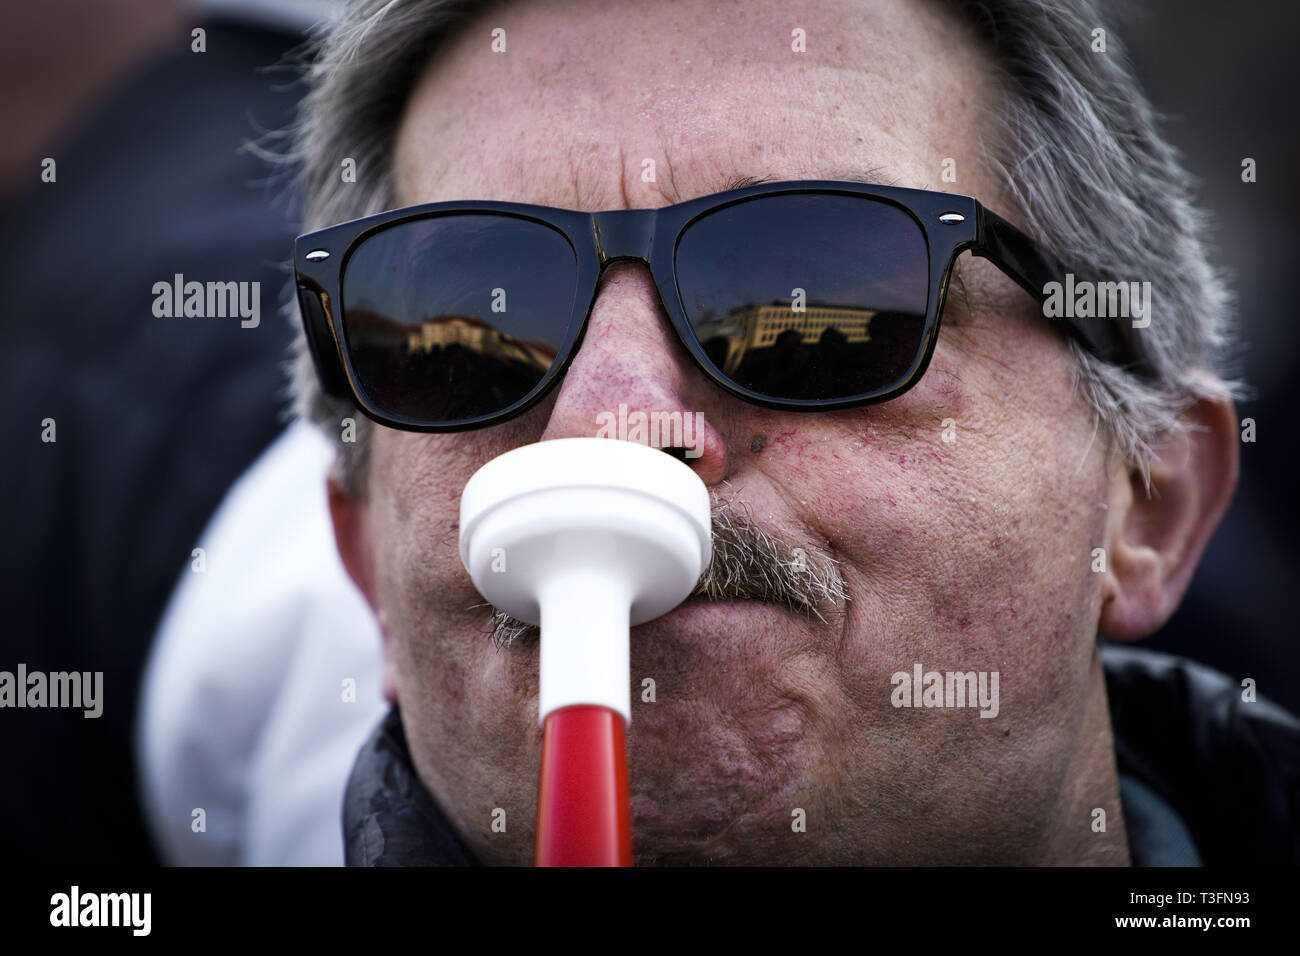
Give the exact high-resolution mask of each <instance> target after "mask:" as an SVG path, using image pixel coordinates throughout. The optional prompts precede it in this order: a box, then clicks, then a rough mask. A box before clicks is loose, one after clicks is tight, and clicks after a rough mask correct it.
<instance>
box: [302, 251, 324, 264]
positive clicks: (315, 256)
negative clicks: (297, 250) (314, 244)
mask: <svg viewBox="0 0 1300 956" xmlns="http://www.w3.org/2000/svg"><path fill="white" fill-rule="evenodd" d="M329 257H330V254H329V253H328V252H326V251H325V250H324V249H313V250H312V251H311V252H309V253H307V255H305V256H303V258H304V259H306V260H307V261H308V262H320V261H321V260H322V259H328V258H329Z"/></svg>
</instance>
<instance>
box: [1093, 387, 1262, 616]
mask: <svg viewBox="0 0 1300 956" xmlns="http://www.w3.org/2000/svg"><path fill="white" fill-rule="evenodd" d="M1183 420H1184V422H1185V426H1184V427H1183V428H1180V429H1177V430H1176V431H1174V432H1172V433H1170V434H1168V435H1166V436H1165V437H1164V438H1163V439H1162V440H1161V441H1160V443H1159V445H1158V447H1157V448H1156V456H1155V459H1154V460H1153V461H1152V463H1151V471H1150V474H1151V490H1150V494H1148V493H1147V489H1146V487H1145V486H1144V484H1143V480H1142V475H1141V472H1140V471H1138V470H1136V469H1132V468H1117V469H1116V474H1115V475H1114V477H1113V479H1112V482H1111V494H1110V501H1109V509H1110V520H1109V522H1108V525H1107V545H1106V553H1107V555H1109V558H1110V562H1109V567H1108V568H1107V573H1106V577H1105V580H1104V582H1103V585H1102V608H1101V619H1100V622H1099V628H1100V630H1101V633H1102V634H1104V635H1105V636H1107V637H1110V638H1114V639H1116V640H1121V641H1136V640H1140V639H1141V638H1144V637H1146V636H1148V635H1149V634H1151V633H1152V632H1154V631H1156V630H1158V629H1159V628H1161V627H1162V626H1164V624H1165V622H1167V621H1168V620H1169V618H1170V617H1171V616H1173V613H1174V611H1175V610H1176V609H1177V608H1178V605H1179V603H1180V602H1181V601H1182V599H1183V595H1184V594H1185V593H1186V591H1187V586H1188V584H1189V583H1190V582H1191V579H1192V573H1193V572H1194V571H1195V570H1196V565H1197V564H1198V563H1199V562H1200V560H1201V554H1202V553H1203V552H1204V550H1205V545H1206V544H1207V543H1208V542H1209V540H1210V535H1211V534H1213V533H1214V529H1215V528H1216V527H1217V526H1218V524H1219V521H1220V519H1221V518H1222V517H1223V513H1224V512H1225V511H1226V510H1227V508H1228V503H1229V502H1230V501H1231V500H1232V492H1233V489H1234V488H1236V485H1237V467H1238V452H1239V444H1238V440H1237V415H1236V410H1235V409H1234V408H1233V406H1232V402H1231V401H1230V400H1228V399H1227V398H1223V399H1217V400H1212V399H1202V400H1200V401H1198V402H1197V403H1196V404H1195V405H1194V406H1193V407H1192V408H1191V409H1189V410H1188V412H1187V413H1186V414H1185V415H1184V418H1183Z"/></svg>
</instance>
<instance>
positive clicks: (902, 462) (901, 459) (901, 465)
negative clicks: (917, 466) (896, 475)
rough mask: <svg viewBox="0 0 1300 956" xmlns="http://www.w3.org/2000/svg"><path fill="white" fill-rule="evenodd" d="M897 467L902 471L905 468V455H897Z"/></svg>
mask: <svg viewBox="0 0 1300 956" xmlns="http://www.w3.org/2000/svg"><path fill="white" fill-rule="evenodd" d="M898 467H899V468H902V469H903V470H904V471H906V470H907V456H906V455H899V456H898Z"/></svg>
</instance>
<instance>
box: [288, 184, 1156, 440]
mask: <svg viewBox="0 0 1300 956" xmlns="http://www.w3.org/2000/svg"><path fill="white" fill-rule="evenodd" d="M790 194H823V195H825V194H831V195H845V196H852V197H855V198H865V199H871V200H875V201H878V202H883V203H887V204H889V205H892V206H895V207H897V208H899V209H901V210H902V211H904V212H906V213H907V214H908V215H910V216H911V217H912V219H913V220H915V222H916V223H917V225H918V226H920V228H921V232H922V234H923V235H924V236H925V243H926V253H927V256H928V266H929V285H928V289H927V294H926V316H925V328H924V333H923V341H922V344H921V346H920V348H919V349H918V354H917V357H916V358H914V360H913V362H912V366H911V368H910V369H909V371H908V372H907V374H906V376H905V377H904V378H903V379H901V380H900V381H899V382H897V383H895V384H892V385H890V386H888V387H886V388H882V389H878V390H877V391H875V392H871V393H864V394H860V395H855V396H851V397H849V398H840V399H827V400H820V399H775V398H771V397H769V396H766V395H762V394H760V393H757V392H753V391H751V390H750V389H747V388H745V387H743V386H741V385H738V384H736V383H735V382H732V381H730V380H729V379H727V378H726V377H725V376H724V375H723V374H722V373H721V372H719V371H718V370H717V369H715V368H714V365H713V362H712V361H711V360H710V359H709V358H708V356H707V355H706V354H705V353H704V349H703V346H702V345H701V344H700V342H699V341H698V339H697V338H696V336H695V334H694V329H693V326H692V324H691V322H690V320H689V319H688V317H687V315H686V310H685V307H684V305H683V303H682V299H681V296H680V294H679V292H678V289H677V283H676V273H675V268H674V263H675V259H676V254H677V246H678V243H679V242H680V241H681V237H682V235H683V233H684V232H685V231H686V230H687V229H688V228H690V226H691V225H692V224H693V223H695V222H696V221H697V220H699V219H701V218H702V217H704V216H706V215H708V214H710V213H714V212H717V211H718V210H720V209H724V208H726V207H728V206H731V205H735V204H736V203H742V202H748V201H750V200H753V199H756V198H758V197H764V196H778V195H790ZM471 212H473V213H486V214H491V215H501V216H511V217H517V218H521V219H527V220H532V221H534V222H537V223H540V224H542V225H545V226H549V227H551V228H552V229H554V230H555V231H557V232H559V233H560V234H561V235H563V236H564V237H565V238H566V239H567V240H568V242H569V245H570V246H571V247H572V249H573V252H574V257H575V262H576V267H577V277H576V284H575V294H574V311H573V314H572V315H571V316H570V318H569V322H568V325H567V326H566V330H565V336H564V341H563V343H562V344H561V345H560V347H559V349H558V350H557V352H556V361H555V362H553V363H552V365H551V367H550V368H549V369H548V370H547V372H546V374H545V375H544V376H543V377H542V379H541V380H540V381H539V382H538V383H537V385H536V386H534V387H533V388H532V389H531V390H530V391H529V392H528V394H527V395H525V396H524V397H523V398H521V399H519V400H518V401H516V402H515V403H514V404H513V405H510V406H509V407H508V408H505V409H502V410H501V411H498V412H493V413H491V414H488V415H482V416H479V417H477V418H473V419H467V420H464V421H457V422H453V423H450V424H448V423H429V422H426V421H420V420H418V419H411V418H406V417H404V416H400V415H393V414H390V413H387V412H384V411H382V410H381V409H378V408H376V407H374V406H373V404H372V403H371V402H370V401H369V400H368V398H367V397H366V395H365V392H364V390H363V389H362V387H361V385H360V382H359V380H358V378H357V375H356V371H355V369H354V368H353V365H352V361H351V357H350V356H349V354H348V349H347V347H346V336H345V331H344V317H343V314H342V308H341V305H342V301H343V299H342V285H343V276H344V274H345V272H346V269H347V264H348V260H349V259H350V258H351V255H352V253H353V252H354V251H355V250H356V248H357V247H358V246H359V245H360V243H361V242H363V241H364V240H365V239H367V238H369V237H370V236H372V235H374V234H375V233H377V232H380V231H382V230H385V229H388V228H391V227H393V226H395V225H398V224H400V223H405V222H411V221H414V220H422V219H428V218H432V217H435V216H442V215H447V214H455V213H471ZM966 250H970V251H971V252H972V253H973V254H974V255H976V256H980V257H982V258H985V259H988V260H989V261H990V262H992V263H993V264H994V265H995V266H997V267H998V268H999V269H1000V270H1001V271H1002V272H1003V273H1004V274H1005V275H1007V276H1008V277H1009V278H1011V279H1012V280H1013V281H1015V282H1016V284H1018V285H1019V286H1020V287H1021V288H1023V289H1024V290H1025V291H1026V292H1028V293H1029V294H1030V295H1032V296H1033V297H1034V299H1035V301H1037V302H1039V303H1040V304H1041V303H1042V302H1043V301H1044V298H1045V293H1044V291H1043V289H1044V286H1045V285H1046V284H1047V283H1049V282H1053V281H1056V282H1059V281H1062V280H1063V279H1064V276H1065V273H1066V271H1067V270H1066V269H1065V268H1064V267H1063V266H1062V265H1061V264H1060V262H1059V261H1058V260H1057V259H1056V258H1055V257H1054V256H1052V255H1051V254H1050V253H1049V252H1048V251H1047V250H1045V249H1044V248H1043V247H1041V246H1040V245H1039V244H1038V243H1036V242H1035V241H1034V240H1033V239H1031V238H1030V237H1029V236H1027V235H1026V234H1025V233H1023V232H1021V231H1020V230H1019V229H1017V228H1016V227H1015V226H1013V225H1011V224H1010V223H1009V222H1007V221H1006V220H1005V219H1003V218H1001V217H1000V216H998V215H996V214H995V213H993V212H990V211H989V210H987V209H985V208H984V207H983V206H982V205H981V204H980V203H979V202H978V201H977V200H975V199H973V198H971V197H969V196H962V195H957V194H952V193H943V192H935V191H931V190H924V189H909V188H904V187H899V186H884V185H875V184H868V183H858V182H840V181H834V180H793V181H784V182H774V183H760V184H758V185H754V186H746V187H744V188H741V189H733V190H728V191H727V192H721V193H714V194H712V195H708V196H701V197H699V198H697V199H692V200H688V201H686V202H682V203H677V204H675V205H671V206H663V207H660V208H658V209H631V210H625V209H619V210H612V211H608V212H595V213H591V212H578V211H576V210H569V209H558V208H553V207H550V206H538V205H531V204H527V203H513V202H491V201H478V200H455V201H451V202H438V203H426V204H423V205H418V206H408V207H405V208H402V209H393V210H390V211H388V212H382V213H378V214H377V215H373V216H367V217H365V218H362V219H356V220H352V221H350V222H344V223H340V224H338V225H335V226H330V227H329V228H326V229H321V230H318V231H316V232H310V233H306V234H304V235H301V236H299V237H298V238H297V239H296V240H295V241H294V273H295V278H296V281H297V289H298V305H299V309H300V312H301V316H302V321H303V326H304V329H305V332H306V337H307V343H308V346H309V349H310V351H311V354H312V359H313V361H314V363H315V366H316V371H317V374H318V375H319V376H320V380H321V385H322V387H323V389H324V390H325V392H326V393H327V394H329V395H332V396H334V397H336V398H341V399H347V400H349V401H350V402H352V404H354V405H355V406H356V407H357V408H358V409H360V411H361V412H362V413H363V414H365V415H366V416H367V417H368V418H370V419H372V420H374V421H376V422H378V423H379V424H381V425H386V426H388V427H390V428H397V429H401V430H404V431H418V432H455V431H465V430H469V429H475V428H484V427H487V426H489V425H495V424H499V423H501V422H504V421H507V420H509V419H511V418H514V417H516V416H518V415H521V414H523V413H524V412H526V411H527V410H528V409H530V408H532V407H533V406H534V405H536V404H537V403H538V402H539V401H541V400H542V399H543V398H544V397H545V396H546V395H547V393H549V392H550V390H551V389H552V388H553V387H554V386H555V384H556V383H557V382H558V381H559V380H560V379H561V378H562V377H563V375H564V373H565V372H566V371H567V370H568V367H569V365H570V363H571V362H572V361H573V358H574V356H575V355H577V353H578V349H579V348H580V347H581V345H582V338H583V336H584V334H585V333H586V329H587V324H588V322H589V320H590V318H591V311H592V309H593V308H594V306H595V303H596V296H597V292H598V290H599V283H600V277H601V274H602V272H603V271H604V269H605V267H606V266H607V265H609V264H610V263H611V262H617V261H621V260H632V261H639V262H642V263H644V264H645V265H646V266H648V267H649V269H650V273H651V275H652V277H653V279H654V283H655V287H656V289H657V290H658V293H659V300H660V303H661V306H662V308H663V309H664V311H665V313H666V314H667V316H668V319H669V321H670V322H671V323H672V326H673V329H674V331H675V332H676V334H677V337H678V339H679V340H680V341H681V343H682V345H683V346H685V348H686V350H687V351H688V352H689V353H690V354H691V356H692V358H693V359H694V360H695V363H696V365H697V367H698V368H699V369H700V370H701V371H703V372H704V374H705V375H706V376H707V377H708V378H709V379H710V380H711V381H712V382H713V383H714V384H715V385H717V386H718V387H719V388H722V389H723V390H724V391H726V392H728V393H729V394H731V395H734V396H735V397H737V398H739V399H741V400H742V401H746V402H750V403H752V404H755V405H760V406H763V407H765V408H774V409H782V410H787V411H799V412H811V411H833V410H838V409H846V408H857V407H861V406H864V405H871V404H876V403H879V402H885V401H888V400H890V399H892V398H896V397H898V396H899V395H901V394H903V393H904V392H906V391H907V390H908V389H910V388H912V387H913V386H914V385H915V384H916V383H917V382H918V381H920V379H921V377H922V376H923V375H924V374H925V371H926V369H927V368H928V367H929V364H930V358H931V356H932V355H933V353H934V348H935V343H936V341H937V340H938V335H939V326H940V321H941V319H942V316H943V307H944V303H945V300H946V298H947V293H948V282H949V279H950V278H951V276H952V269H953V264H954V263H955V262H956V259H957V256H958V255H960V254H961V253H962V252H964V251H966ZM1044 320H1045V321H1049V322H1059V323H1060V325H1061V327H1062V330H1063V331H1064V332H1065V333H1066V334H1067V335H1070V336H1072V337H1073V338H1075V339H1076V340H1078V341H1079V342H1080V343H1081V344H1082V345H1083V346H1084V348H1086V349H1087V350H1088V351H1090V352H1092V353H1093V354H1094V355H1096V356H1098V357H1100V358H1102V359H1103V360H1105V361H1110V362H1119V363H1125V362H1130V361H1133V360H1134V358H1133V351H1132V349H1131V347H1130V346H1129V344H1128V343H1127V342H1126V341H1125V339H1124V337H1123V335H1122V334H1121V332H1120V331H1119V328H1118V326H1117V325H1115V324H1112V323H1110V322H1109V321H1106V322H1088V323H1085V322H1082V321H1080V320H1078V319H1072V318H1061V319H1051V318H1048V317H1046V316H1044Z"/></svg>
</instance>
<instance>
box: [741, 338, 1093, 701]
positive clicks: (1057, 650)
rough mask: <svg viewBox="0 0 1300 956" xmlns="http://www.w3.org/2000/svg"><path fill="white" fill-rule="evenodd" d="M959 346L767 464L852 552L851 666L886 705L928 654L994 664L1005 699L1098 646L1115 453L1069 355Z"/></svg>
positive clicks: (1072, 670)
mask: <svg viewBox="0 0 1300 956" xmlns="http://www.w3.org/2000/svg"><path fill="white" fill-rule="evenodd" d="M1013 349H1014V347H1013ZM1034 351H1035V352H1038V351H1040V350H1034ZM1054 352H1059V349H1054V350H1053V353H1054ZM961 358H962V356H960V355H953V354H949V355H945V354H943V350H940V351H939V352H937V353H936V356H935V359H934V361H933V362H932V364H931V366H930V369H929V370H928V372H927V374H926V376H925V378H924V379H923V380H922V381H921V383H919V384H918V385H917V387H915V388H914V389H912V390H911V391H910V392H908V393H907V394H906V395H905V396H903V397H901V398H899V399H897V400H895V401H894V402H890V403H887V404H885V405H880V406H873V407H871V408H868V409H865V410H857V411H854V412H852V413H847V414H845V415H843V416H837V418H836V420H835V422H834V425H833V427H832V428H829V429H827V430H825V431H821V430H820V428H821V426H818V429H819V432H814V431H812V430H810V429H807V428H800V429H797V430H794V431H793V432H792V433H791V434H789V435H788V436H786V439H785V442H784V443H781V442H774V443H773V446H774V447H773V449H772V450H773V452H775V454H774V455H773V456H772V458H770V459H768V460H767V462H766V464H765V467H766V469H767V470H768V473H769V474H770V475H777V476H780V477H781V478H782V480H785V481H788V482H789V486H788V490H789V491H790V492H792V493H793V497H795V498H796V499H797V500H799V501H805V502H814V503H815V504H816V508H815V509H809V511H808V513H807V515H806V518H807V520H808V522H809V524H810V525H812V526H813V527H815V528H816V529H817V530H818V531H820V532H821V534H822V535H823V536H824V538H825V540H826V542H827V543H828V544H829V545H830V546H831V547H832V548H833V549H834V550H835V552H836V554H837V557H838V558H839V559H840V561H841V563H842V569H843V571H844V574H845V578H846V582H847V584H848V586H849V591H850V595H851V601H850V604H849V615H848V620H847V622H846V625H845V629H844V633H843V638H842V641H843V645H842V647H841V663H842V666H843V667H844V669H845V671H846V673H845V680H846V684H848V685H849V686H851V687H858V688H862V689H863V690H862V692H863V694H864V695H866V697H867V698H868V699H864V700H863V701H862V703H863V705H864V706H869V707H871V708H872V709H876V708H877V707H879V706H880V705H881V704H882V703H884V704H885V705H886V709H887V705H888V690H889V684H888V677H889V675H890V674H892V673H894V672H896V671H910V670H911V668H912V666H913V664H914V663H917V662H919V663H921V664H922V665H923V666H925V667H926V668H927V669H928V668H931V667H934V668H936V669H940V670H955V669H962V670H969V669H975V670H998V671H999V672H1000V673H1001V675H1002V680H1003V681H1004V682H1005V683H1004V685H1003V688H1002V691H1001V693H1002V694H1003V695H1004V697H1005V698H1006V699H1007V700H1008V702H1014V700H1016V699H1017V698H1019V699H1020V700H1022V701H1025V702H1026V704H1027V703H1028V701H1029V700H1031V699H1032V700H1034V701H1035V702H1036V703H1039V704H1040V703H1041V700H1042V698H1046V697H1050V696H1051V695H1052V694H1057V695H1059V694H1060V692H1061V691H1062V690H1063V689H1064V688H1066V687H1067V686H1070V685H1072V684H1074V683H1076V682H1077V681H1079V680H1081V679H1082V676H1083V673H1084V670H1085V668H1086V664H1087V660H1088V658H1089V656H1090V646H1091V634H1092V632H1093V630H1095V623H1096V620H1095V619H1096V613H1097V609H1096V594H1097V591H1098V587H1099V581H1098V580H1097V577H1096V576H1095V575H1091V574H1090V573H1089V567H1090V556H1091V549H1092V548H1093V547H1094V546H1097V545H1099V544H1100V539H1101V535H1102V532H1103V529H1104V524H1105V512H1104V510H1102V509H1101V507H1100V506H1101V504H1102V503H1103V502H1104V500H1105V499H1104V484H1103V482H1102V469H1101V451H1102V449H1101V442H1100V440H1097V441H1092V440H1091V439H1092V426H1091V420H1090V417H1089V415H1088V414H1087V411H1086V409H1085V408H1084V407H1083V406H1082V404H1081V403H1080V402H1079V401H1078V400H1077V399H1075V398H1074V397H1073V396H1071V394H1070V391H1069V387H1070V384H1069V383H1070V370H1069V367H1068V364H1066V363H1067V362H1068V357H1066V358H1064V359H1062V360H1061V361H1057V359H1056V356H1055V355H1054V354H1052V353H1049V355H1048V357H1047V358H1046V359H1045V358H1044V357H1043V355H1041V354H1038V355H1037V359H1036V361H1037V366H1035V365H1034V364H1033V363H1031V362H1029V361H1028V359H1029V357H1028V356H1014V355H1012V354H1009V355H1008V357H1007V361H1006V362H1003V363H993V364H992V365H991V366H990V363H987V362H980V363H978V364H977V363H973V362H969V361H967V362H965V363H963V362H962V361H961ZM1018 367H1019V368H1023V367H1028V368H1035V367H1037V368H1038V371H1037V372H1035V373H1033V374H1032V375H1026V376H1019V375H1018V373H1017V374H1011V372H1010V370H1012V369H1015V368H1018ZM1090 444H1091V448H1090V447H1089V446H1090ZM778 456H781V457H778ZM1088 618H1091V621H1089V620H1088ZM1017 688H1019V691H1017ZM1025 709H1026V710H1027V709H1028V707H1026V708H1025ZM1004 712H1005V711H1004ZM1014 712H1015V709H1014V707H1013V709H1012V713H1014Z"/></svg>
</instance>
